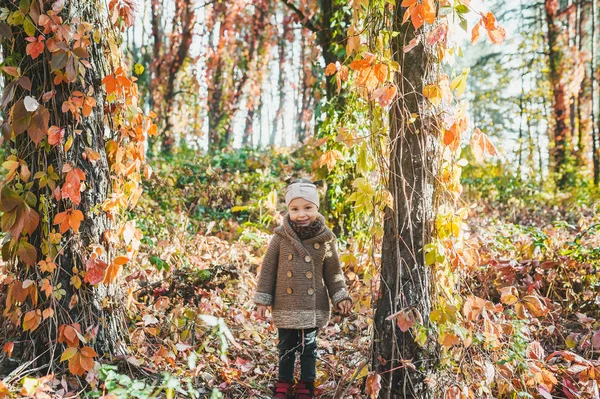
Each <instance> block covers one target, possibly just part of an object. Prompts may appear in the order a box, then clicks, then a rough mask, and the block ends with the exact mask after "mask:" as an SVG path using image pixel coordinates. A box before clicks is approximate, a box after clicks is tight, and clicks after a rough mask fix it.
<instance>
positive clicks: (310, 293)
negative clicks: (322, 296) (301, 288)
mask: <svg viewBox="0 0 600 399" xmlns="http://www.w3.org/2000/svg"><path fill="white" fill-rule="evenodd" d="M306 292H307V293H308V295H312V294H314V293H315V290H313V289H312V288H309V289H308V290H307V291H306Z"/></svg>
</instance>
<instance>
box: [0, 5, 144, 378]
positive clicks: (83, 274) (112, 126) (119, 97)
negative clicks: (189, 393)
mask: <svg viewBox="0 0 600 399" xmlns="http://www.w3.org/2000/svg"><path fill="white" fill-rule="evenodd" d="M0 7H2V8H5V9H8V10H9V13H8V15H4V17H3V18H5V19H3V20H2V21H1V22H0V31H1V33H2V52H3V59H4V66H3V67H2V72H3V74H4V77H5V80H6V86H5V89H4V93H3V97H2V104H1V107H2V109H3V113H4V115H5V120H4V123H3V124H2V131H3V134H4V138H5V140H6V141H7V142H8V143H7V144H8V152H9V156H8V158H7V160H6V162H5V163H4V165H3V166H4V167H5V168H6V169H8V174H7V176H6V179H5V181H4V183H3V185H2V191H1V198H0V210H1V211H2V212H3V213H4V214H3V216H2V231H3V232H4V233H5V234H6V236H5V239H4V241H3V246H2V255H3V258H4V260H5V261H6V262H7V264H6V266H5V270H4V273H5V274H7V276H8V277H7V278H6V279H5V281H4V285H5V286H6V295H5V297H3V298H2V300H3V303H4V307H3V311H2V315H1V316H0V318H1V323H2V325H3V326H9V327H7V328H5V329H4V330H3V331H4V332H5V334H6V335H5V336H3V337H2V341H3V344H4V349H5V351H7V349H8V351H7V352H8V353H9V355H12V356H13V358H14V359H18V362H19V363H21V364H25V363H26V362H29V361H31V364H30V365H31V367H32V368H34V367H39V368H41V369H43V370H46V371H51V370H52V369H54V368H56V367H57V365H58V364H60V363H59V361H68V368H69V370H70V372H71V373H72V374H76V375H83V374H84V373H86V372H88V371H90V370H91V369H92V367H93V365H94V361H95V360H96V359H97V358H98V356H99V355H100V356H109V355H116V354H123V353H124V352H125V345H126V341H125V337H126V331H127V329H126V326H125V325H124V323H125V318H124V308H123V302H122V292H121V291H120V289H119V286H118V285H117V284H114V283H115V282H116V281H117V280H118V276H119V274H120V271H121V268H122V267H123V265H124V264H125V263H127V262H128V261H129V260H130V259H131V258H132V257H133V255H134V252H135V248H136V242H135V241H136V240H137V239H138V238H139V234H138V232H137V229H135V226H134V225H133V224H132V223H130V222H129V221H126V220H124V219H123V218H122V215H123V210H125V209H127V208H128V207H130V206H133V205H135V203H136V202H137V199H138V198H139V196H140V194H141V187H140V178H141V175H142V174H143V172H144V164H143V162H144V145H143V142H144V140H145V136H146V134H147V133H153V134H154V133H155V131H156V126H154V125H153V124H152V122H151V119H150V118H149V117H148V116H146V115H144V114H143V112H142V110H141V109H140V107H139V106H138V92H137V86H136V84H135V78H133V77H131V76H129V75H128V74H127V72H126V70H125V69H124V68H123V65H122V64H121V57H120V52H119V40H120V39H119V36H120V30H121V29H122V28H125V27H126V26H131V24H132V23H133V18H134V16H133V11H134V7H133V3H132V2H129V1H120V2H117V1H111V2H110V3H109V4H108V9H107V8H106V7H105V6H104V5H103V4H101V3H100V2H99V1H96V0H85V1H70V0H64V1H63V0H59V1H55V2H41V1H32V2H30V1H28V0H25V1H11V0H3V1H2V2H0ZM124 237H127V238H124ZM135 237H138V238H135ZM124 241H126V242H124ZM125 244H129V247H128V248H127V249H126V250H125V251H124V250H123V249H124V248H125ZM137 245H139V243H138V244H137Z"/></svg>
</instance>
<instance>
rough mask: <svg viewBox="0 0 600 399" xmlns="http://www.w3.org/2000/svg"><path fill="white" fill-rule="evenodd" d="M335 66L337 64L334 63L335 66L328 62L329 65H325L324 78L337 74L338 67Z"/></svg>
mask: <svg viewBox="0 0 600 399" xmlns="http://www.w3.org/2000/svg"><path fill="white" fill-rule="evenodd" d="M336 64H338V65H339V62H336V63H335V64H334V63H333V62H330V63H329V65H327V68H325V76H331V75H333V74H334V73H336V72H337V70H338V66H337V65H336Z"/></svg>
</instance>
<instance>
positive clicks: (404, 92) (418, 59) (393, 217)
mask: <svg viewBox="0 0 600 399" xmlns="http://www.w3.org/2000/svg"><path fill="white" fill-rule="evenodd" d="M403 14H404V9H403V8H402V9H401V8H400V7H399V9H398V12H397V13H396V14H395V25H396V26H395V27H394V30H395V31H399V32H400V34H399V35H398V36H397V37H396V38H394V39H393V41H392V46H393V47H392V51H393V53H394V54H395V60H396V61H397V62H398V63H399V65H402V66H403V68H402V70H401V72H400V76H399V77H398V81H397V82H396V83H397V85H398V90H399V95H398V101H397V103H396V105H395V106H394V107H393V108H392V111H391V115H390V142H391V143H392V144H391V145H392V148H391V154H390V172H389V189H390V192H391V193H392V195H393V197H394V209H393V210H392V209H389V208H388V209H386V213H385V224H384V238H383V248H382V260H381V283H380V293H379V297H378V300H377V303H376V311H375V317H374V340H373V346H372V358H373V370H374V371H375V372H377V373H379V374H380V375H381V377H382V381H381V386H382V388H381V391H380V393H379V397H380V398H382V399H391V398H419V399H427V398H431V397H432V391H431V388H430V387H429V386H428V384H427V383H426V382H425V378H426V377H427V375H428V373H430V372H431V371H432V369H433V367H434V364H435V357H434V356H433V353H431V352H430V351H428V350H427V349H426V348H423V347H421V346H419V345H418V344H417V342H416V341H415V337H414V332H413V331H412V330H409V331H407V332H402V331H401V330H400V329H399V328H398V327H397V326H396V323H395V322H394V321H387V320H386V318H387V317H388V316H390V315H391V314H393V313H396V312H398V311H400V310H403V309H404V310H406V311H410V312H417V311H418V312H419V313H420V314H421V315H422V317H423V319H424V323H425V325H426V326H427V325H428V324H429V321H428V317H429V313H430V308H431V297H430V272H429V269H428V268H427V267H426V266H425V262H424V252H423V247H424V245H425V244H427V243H428V241H429V238H430V235H431V223H430V222H431V220H432V218H433V215H434V209H433V181H432V176H434V173H433V169H434V167H435V165H434V162H435V161H434V160H435V159H436V153H437V149H436V144H435V142H436V138H435V136H434V131H435V130H434V129H429V126H426V125H425V123H424V122H423V118H425V115H424V114H423V112H422V109H423V107H425V104H424V100H423V97H422V95H421V93H422V91H423V80H424V79H425V78H426V71H431V70H432V68H433V63H432V60H431V59H430V58H429V56H428V54H427V53H426V50H425V49H424V48H423V45H422V44H420V45H419V46H418V47H417V48H415V49H413V50H411V51H410V52H408V53H406V54H405V53H404V52H403V51H402V49H403V47H404V46H405V45H406V44H407V43H409V41H410V40H411V39H412V38H413V37H414V28H413V26H412V24H411V23H410V22H409V23H406V24H402V23H401V18H402V15H403ZM433 80H435V79H433ZM413 113H416V114H418V115H420V117H419V118H418V119H417V120H416V121H415V122H414V123H410V118H411V114H413ZM403 361H411V362H412V364H413V365H414V366H415V367H416V369H415V370H413V369H412V368H411V367H410V366H406V365H405V364H404V363H403Z"/></svg>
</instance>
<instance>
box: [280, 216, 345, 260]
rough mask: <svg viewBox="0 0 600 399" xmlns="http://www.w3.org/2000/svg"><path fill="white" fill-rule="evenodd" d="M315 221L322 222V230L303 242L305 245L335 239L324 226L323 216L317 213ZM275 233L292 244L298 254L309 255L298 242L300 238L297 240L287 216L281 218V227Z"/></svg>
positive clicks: (300, 242)
mask: <svg viewBox="0 0 600 399" xmlns="http://www.w3.org/2000/svg"><path fill="white" fill-rule="evenodd" d="M317 219H319V220H321V221H322V222H323V225H324V228H323V230H322V231H321V232H320V233H319V234H317V235H316V236H314V237H313V238H309V239H307V240H304V242H305V243H312V242H325V241H330V240H332V239H334V238H335V234H333V232H332V231H331V230H330V229H329V227H327V226H326V225H325V218H324V217H323V215H321V214H320V213H319V214H318V215H317ZM275 233H277V234H279V235H280V236H282V237H284V238H287V239H288V240H289V241H290V242H291V243H292V245H293V246H294V248H296V251H298V253H299V254H302V256H306V255H309V253H308V250H307V249H306V248H305V247H304V245H303V244H302V241H301V240H300V238H298V235H297V234H296V232H295V231H294V229H293V228H292V226H291V225H290V223H289V219H288V214H285V216H284V217H283V223H282V224H281V226H279V227H277V228H276V229H275Z"/></svg>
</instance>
